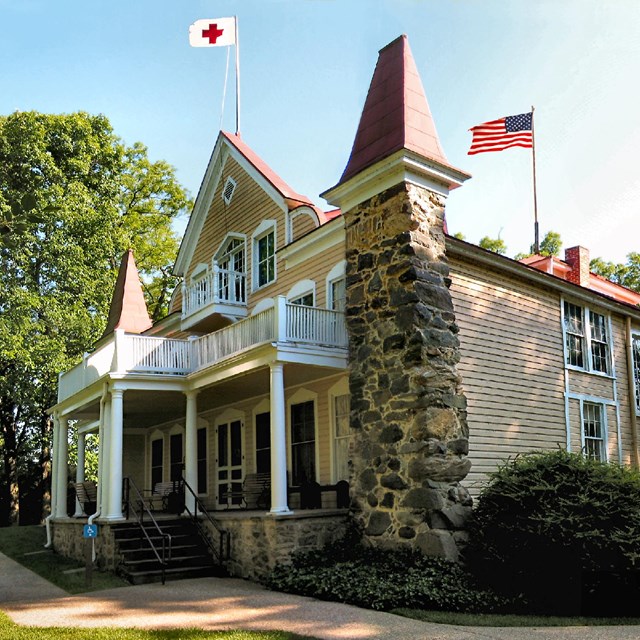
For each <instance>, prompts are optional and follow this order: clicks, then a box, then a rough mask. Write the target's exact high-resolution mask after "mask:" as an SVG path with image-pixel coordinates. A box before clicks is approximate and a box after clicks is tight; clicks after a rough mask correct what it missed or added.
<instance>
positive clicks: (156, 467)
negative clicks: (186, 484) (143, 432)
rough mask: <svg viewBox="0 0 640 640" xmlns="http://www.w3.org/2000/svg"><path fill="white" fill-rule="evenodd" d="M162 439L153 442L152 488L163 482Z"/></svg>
mask: <svg viewBox="0 0 640 640" xmlns="http://www.w3.org/2000/svg"><path fill="white" fill-rule="evenodd" d="M162 458H163V446H162V438H158V439H157V440H152V441H151V488H153V487H155V486H156V485H157V484H158V482H162Z"/></svg>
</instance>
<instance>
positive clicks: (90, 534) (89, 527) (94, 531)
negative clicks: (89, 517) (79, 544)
mask: <svg viewBox="0 0 640 640" xmlns="http://www.w3.org/2000/svg"><path fill="white" fill-rule="evenodd" d="M82 537H83V538H97V537H98V525H97V524H85V525H84V528H83V530H82Z"/></svg>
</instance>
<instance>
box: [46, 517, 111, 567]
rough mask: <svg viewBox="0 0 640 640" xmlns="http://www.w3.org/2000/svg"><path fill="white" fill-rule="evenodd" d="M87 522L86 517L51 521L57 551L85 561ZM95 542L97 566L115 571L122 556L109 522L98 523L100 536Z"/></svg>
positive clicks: (62, 554) (54, 546) (54, 545)
mask: <svg viewBox="0 0 640 640" xmlns="http://www.w3.org/2000/svg"><path fill="white" fill-rule="evenodd" d="M85 524H87V521H86V519H84V520H74V519H72V518H68V519H64V520H60V519H58V520H54V521H53V522H52V523H51V529H52V539H53V549H54V550H55V552H56V553H59V554H60V555H61V556H64V557H65V558H72V559H74V560H78V561H80V562H84V560H85V555H84V554H85V545H86V540H85V538H84V537H83V535H82V533H83V528H84V525H85ZM93 543H94V544H95V549H96V564H97V566H98V567H99V568H100V569H106V570H108V571H115V570H116V567H117V566H118V564H119V562H120V556H119V554H118V553H117V552H116V543H115V539H114V537H113V531H112V529H111V526H110V525H109V524H99V525H98V537H97V538H94V542H93Z"/></svg>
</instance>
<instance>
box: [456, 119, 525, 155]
mask: <svg viewBox="0 0 640 640" xmlns="http://www.w3.org/2000/svg"><path fill="white" fill-rule="evenodd" d="M469 131H472V132H473V140H471V148H470V149H469V151H468V152H467V155H470V156H472V155H474V154H476V153H484V152H485V151H503V150H504V149H509V148H510V147H529V148H530V147H533V112H530V113H521V114H520V115H517V116H507V117H506V118H500V119H499V120H492V121H491V122H483V123H482V124H479V125H477V126H475V127H471V129H469Z"/></svg>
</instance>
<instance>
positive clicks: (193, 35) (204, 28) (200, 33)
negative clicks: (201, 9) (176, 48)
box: [189, 18, 236, 47]
mask: <svg viewBox="0 0 640 640" xmlns="http://www.w3.org/2000/svg"><path fill="white" fill-rule="evenodd" d="M189 44H190V45H191V46H192V47H228V46H229V45H232V44H236V19H235V18H211V19H204V20H196V21H195V22H194V23H193V24H192V25H191V26H190V27H189Z"/></svg>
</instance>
